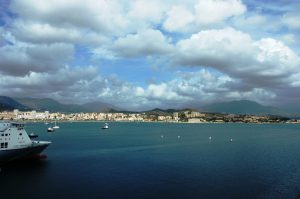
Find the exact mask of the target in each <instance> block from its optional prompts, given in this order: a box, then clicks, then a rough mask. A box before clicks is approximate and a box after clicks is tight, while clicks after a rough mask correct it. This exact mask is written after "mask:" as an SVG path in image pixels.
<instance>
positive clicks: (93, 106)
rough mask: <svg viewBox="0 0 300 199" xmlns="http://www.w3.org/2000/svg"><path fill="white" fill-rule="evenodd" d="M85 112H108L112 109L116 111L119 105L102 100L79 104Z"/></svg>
mask: <svg viewBox="0 0 300 199" xmlns="http://www.w3.org/2000/svg"><path fill="white" fill-rule="evenodd" d="M81 106H82V107H83V108H84V109H85V110H86V111H87V112H110V110H114V111H116V112H118V110H120V108H119V107H116V106H113V105H111V104H108V103H104V102H99V101H98V102H90V103H86V104H83V105H81Z"/></svg>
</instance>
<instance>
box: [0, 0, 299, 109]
mask: <svg viewBox="0 0 300 199" xmlns="http://www.w3.org/2000/svg"><path fill="white" fill-rule="evenodd" d="M0 3H1V4H0V95H6V96H11V97H16V96H18V97H37V98H44V97H51V98H53V99H56V100H58V101H60V102H63V103H86V102H92V101H102V102H107V103H110V104H113V105H115V106H118V107H122V108H124V109H129V110H146V109H150V108H155V107H160V108H180V107H197V106H202V105H205V104H210V103H213V102H219V101H230V100H239V99H248V100H255V101H257V102H260V103H262V104H265V105H278V106H281V107H290V108H291V107H297V108H298V109H299V110H300V108H299V107H300V106H299V105H300V45H299V44H300V12H299V10H300V2H299V1H297V0H276V1H273V0H163V1H162V0H151V1H149V0H132V1H125V0H47V1H40V0H0Z"/></svg>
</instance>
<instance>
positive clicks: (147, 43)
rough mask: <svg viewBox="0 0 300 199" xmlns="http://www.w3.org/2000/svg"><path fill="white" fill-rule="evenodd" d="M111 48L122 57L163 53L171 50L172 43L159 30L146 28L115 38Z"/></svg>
mask: <svg viewBox="0 0 300 199" xmlns="http://www.w3.org/2000/svg"><path fill="white" fill-rule="evenodd" d="M113 50H114V51H116V53H117V54H119V55H121V56H124V57H139V56H147V55H163V54H166V53H168V52H170V51H171V50H172V45H171V44H169V39H168V38H166V37H165V36H164V35H163V34H162V33H161V32H160V31H159V30H153V29H147V30H141V31H139V32H138V33H137V34H129V35H127V36H126V37H123V38H119V39H117V40H116V41H115V43H114V45H113Z"/></svg>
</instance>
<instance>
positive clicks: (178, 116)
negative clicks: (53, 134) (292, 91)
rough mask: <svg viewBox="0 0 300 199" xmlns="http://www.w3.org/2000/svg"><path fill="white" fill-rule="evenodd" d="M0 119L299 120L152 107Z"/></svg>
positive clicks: (10, 114) (12, 114) (14, 114)
mask: <svg viewBox="0 0 300 199" xmlns="http://www.w3.org/2000/svg"><path fill="white" fill-rule="evenodd" d="M0 120H14V121H54V120H58V121H120V122H121V121H124V122H185V123H227V122H231V123H300V120H299V119H289V118H285V117H280V116H271V115H238V114H224V113H206V112H198V111H194V110H184V111H179V112H164V111H161V110H160V111H151V112H141V113H123V112H119V113H96V112H95V113H59V112H56V113H50V112H49V111H43V112H38V111H34V110H33V111H25V112H24V111H19V110H18V109H15V110H13V111H3V112H0Z"/></svg>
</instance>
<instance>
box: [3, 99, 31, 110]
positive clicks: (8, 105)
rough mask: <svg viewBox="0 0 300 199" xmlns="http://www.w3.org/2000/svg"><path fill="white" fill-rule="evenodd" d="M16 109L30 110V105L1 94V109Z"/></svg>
mask: <svg viewBox="0 0 300 199" xmlns="http://www.w3.org/2000/svg"><path fill="white" fill-rule="evenodd" d="M14 109H19V110H29V108H28V107H26V106H24V105H23V104H21V103H19V102H17V101H16V100H14V99H13V98H10V97H6V96H0V111H12V110H14Z"/></svg>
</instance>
